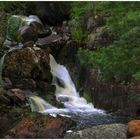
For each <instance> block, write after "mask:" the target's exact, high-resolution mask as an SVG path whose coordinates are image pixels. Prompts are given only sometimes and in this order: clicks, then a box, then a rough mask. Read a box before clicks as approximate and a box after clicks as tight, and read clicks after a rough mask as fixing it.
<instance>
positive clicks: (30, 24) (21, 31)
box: [7, 15, 42, 42]
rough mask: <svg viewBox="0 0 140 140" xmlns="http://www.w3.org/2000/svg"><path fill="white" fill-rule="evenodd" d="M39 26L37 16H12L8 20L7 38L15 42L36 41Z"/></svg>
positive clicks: (39, 22)
mask: <svg viewBox="0 0 140 140" xmlns="http://www.w3.org/2000/svg"><path fill="white" fill-rule="evenodd" d="M41 24H42V23H41V21H40V19H39V18H38V17H37V16H32V15H31V16H29V17H26V16H20V15H12V16H11V17H10V18H9V19H8V25H7V38H8V39H9V40H12V41H15V42H26V41H36V40H37V32H38V30H39V28H41ZM27 38H28V39H27Z"/></svg>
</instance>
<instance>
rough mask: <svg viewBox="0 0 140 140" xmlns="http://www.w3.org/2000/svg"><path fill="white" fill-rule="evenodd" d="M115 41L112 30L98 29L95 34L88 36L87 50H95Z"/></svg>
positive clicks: (107, 28) (104, 27)
mask: <svg viewBox="0 0 140 140" xmlns="http://www.w3.org/2000/svg"><path fill="white" fill-rule="evenodd" d="M112 41H113V32H112V29H111V28H109V27H106V26H103V27H100V28H97V29H96V32H95V33H91V34H90V35H89V36H88V43H87V48H88V49H90V50H94V49H97V48H102V47H105V46H107V45H108V44H110V43H111V42H112Z"/></svg>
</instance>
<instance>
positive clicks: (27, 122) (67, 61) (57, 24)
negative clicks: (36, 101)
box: [0, 2, 140, 139]
mask: <svg viewBox="0 0 140 140" xmlns="http://www.w3.org/2000/svg"><path fill="white" fill-rule="evenodd" d="M63 4H64V5H65V3H63ZM63 4H61V2H60V3H59V6H58V9H56V8H55V6H56V4H55V3H50V5H49V4H46V5H47V6H48V8H47V9H48V12H46V13H51V12H52V14H48V15H44V14H43V13H44V12H43V11H41V12H40V13H39V14H38V17H39V18H40V19H41V20H40V19H39V21H38V19H37V20H36V18H33V19H32V22H31V23H30V24H26V20H25V19H26V18H27V19H28V17H30V16H26V17H24V18H23V17H22V16H17V17H16V16H13V15H11V17H10V18H9V19H8V24H7V27H8V29H9V30H8V31H9V35H8V37H7V36H6V35H5V36H4V39H3V41H2V43H0V44H2V45H1V50H2V51H1V57H2V56H3V55H4V54H6V56H5V58H4V61H3V63H2V62H1V67H2V68H1V77H2V78H1V81H0V83H1V87H0V104H1V105H0V109H1V112H0V124H1V126H2V127H1V128H0V137H1V138H73V139H75V138H93V139H96V138H98V139H100V138H106V139H109V138H114V139H115V138H122V139H123V138H130V137H134V138H135V137H139V136H140V133H139V132H140V128H139V121H140V120H139V116H140V104H139V100H138V98H137V97H138V95H139V90H140V86H139V82H137V81H134V82H133V84H130V85H122V84H121V83H119V82H116V81H113V82H108V81H105V80H102V79H100V75H99V73H98V71H97V70H95V69H93V68H90V67H88V66H86V65H83V64H81V63H80V58H79V55H78V49H79V48H83V47H85V46H86V45H85V44H84V43H83V42H81V41H79V40H77V39H73V38H72V37H71V32H72V24H71V20H70V19H69V18H67V17H68V15H69V12H66V11H65V10H67V9H65V8H64V5H63ZM42 5H43V6H44V4H42V3H38V6H37V8H38V7H40V6H42ZM66 5H70V4H67V3H66ZM44 7H45V6H44ZM62 7H63V8H62ZM69 8H70V6H68V9H69ZM39 9H40V8H39ZM54 9H56V10H54ZM63 9H65V10H63ZM42 10H44V8H42ZM50 11H51V12H50ZM68 11H69V10H68ZM57 12H58V13H57ZM64 13H65V14H66V15H63V14H64ZM31 14H32V13H31ZM40 14H41V15H40ZM42 14H43V15H42ZM59 15H63V16H62V17H61V16H59ZM44 16H45V18H44ZM108 16H110V15H109V14H108V13H106V14H102V16H98V17H97V18H96V20H95V21H92V22H93V23H92V22H91V23H92V24H91V23H90V24H91V25H90V24H89V23H87V24H88V29H90V30H92V31H90V34H89V42H88V43H87V46H86V47H87V48H88V49H90V50H96V48H100V47H103V46H106V45H107V44H109V43H110V42H112V40H113V38H112V36H111V32H112V30H111V29H110V28H106V27H105V22H104V19H105V18H107V17H108ZM2 17H3V16H2ZM46 17H47V18H46ZM54 17H57V18H55V20H53V19H54ZM65 17H66V18H65ZM42 19H47V21H46V20H45V21H43V20H42ZM27 21H30V20H27ZM42 22H43V24H42ZM19 29H20V30H19ZM93 29H94V30H96V31H95V32H94V31H93ZM2 37H3V36H2ZM4 40H6V41H5V42H4ZM11 48H12V49H11ZM10 49H11V50H10ZM9 50H10V51H9ZM49 54H52V55H53V56H54V58H55V59H56V60H57V62H58V63H60V64H62V65H64V66H66V68H67V69H68V71H69V72H70V75H71V77H72V80H73V81H74V83H75V85H76V87H77V89H78V91H79V94H80V96H81V97H85V98H86V99H87V100H88V101H92V103H93V104H94V107H95V108H99V109H103V110H105V111H106V112H107V113H108V114H109V115H111V117H109V119H108V117H107V118H106V116H103V115H101V116H100V115H97V116H96V115H94V117H95V118H94V117H93V116H92V115H91V116H90V114H88V115H89V118H90V117H91V118H93V119H94V120H93V122H92V121H91V122H89V120H90V119H89V118H86V113H85V116H84V115H79V114H76V115H77V116H78V115H79V116H78V117H77V116H76V115H75V116H72V117H68V116H63V115H62V116H61V114H59V115H57V116H56V117H53V116H51V114H48V115H42V114H40V113H32V112H31V109H30V106H29V103H28V96H30V95H38V96H40V97H42V98H43V99H45V100H46V101H48V102H49V103H50V104H52V105H53V106H56V107H58V108H59V107H63V104H62V103H59V102H57V101H56V97H55V94H54V92H55V86H53V85H52V80H53V77H52V74H51V72H50V58H49ZM88 115H87V116H88ZM81 116H83V117H81ZM112 116H119V117H120V119H118V118H117V119H116V118H115V117H114V118H115V119H114V118H113V119H114V120H112ZM77 118H79V120H77ZM80 119H81V120H80ZM133 119H136V120H133ZM84 121H85V122H84ZM94 121H96V123H95V122H94ZM129 121H130V122H129ZM83 122H84V123H83ZM97 122H99V123H97ZM107 122H109V123H107ZM128 122H129V123H128ZM80 123H81V124H80ZM88 124H89V125H88ZM68 130H70V132H69V131H68ZM101 132H102V133H101Z"/></svg>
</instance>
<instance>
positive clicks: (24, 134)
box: [5, 113, 75, 138]
mask: <svg viewBox="0 0 140 140" xmlns="http://www.w3.org/2000/svg"><path fill="white" fill-rule="evenodd" d="M74 125H75V123H74V121H73V120H72V119H71V118H68V117H63V116H60V115H57V116H56V117H53V116H51V115H46V116H44V115H41V114H38V113H37V114H32V117H27V118H23V119H22V120H21V121H20V122H19V123H18V124H17V125H16V126H15V127H14V128H12V129H11V130H10V131H9V132H8V133H7V134H6V135H5V138H7V137H10V138H62V137H63V135H64V133H65V132H66V131H67V130H68V129H70V127H72V126H74Z"/></svg>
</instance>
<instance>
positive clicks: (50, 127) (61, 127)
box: [40, 116, 75, 138]
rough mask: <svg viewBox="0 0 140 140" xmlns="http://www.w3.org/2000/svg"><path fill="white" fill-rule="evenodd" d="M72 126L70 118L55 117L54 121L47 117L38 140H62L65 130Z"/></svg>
mask: <svg viewBox="0 0 140 140" xmlns="http://www.w3.org/2000/svg"><path fill="white" fill-rule="evenodd" d="M74 125H75V123H74V122H73V121H72V120H71V119H70V118H66V117H62V116H57V117H56V118H55V119H54V118H53V117H52V116H48V117H47V118H46V120H45V129H44V130H43V131H42V132H41V133H40V134H41V136H40V138H62V137H63V135H64V133H65V132H66V130H68V129H69V128H70V127H72V126H74ZM51 132H52V133H51Z"/></svg>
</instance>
